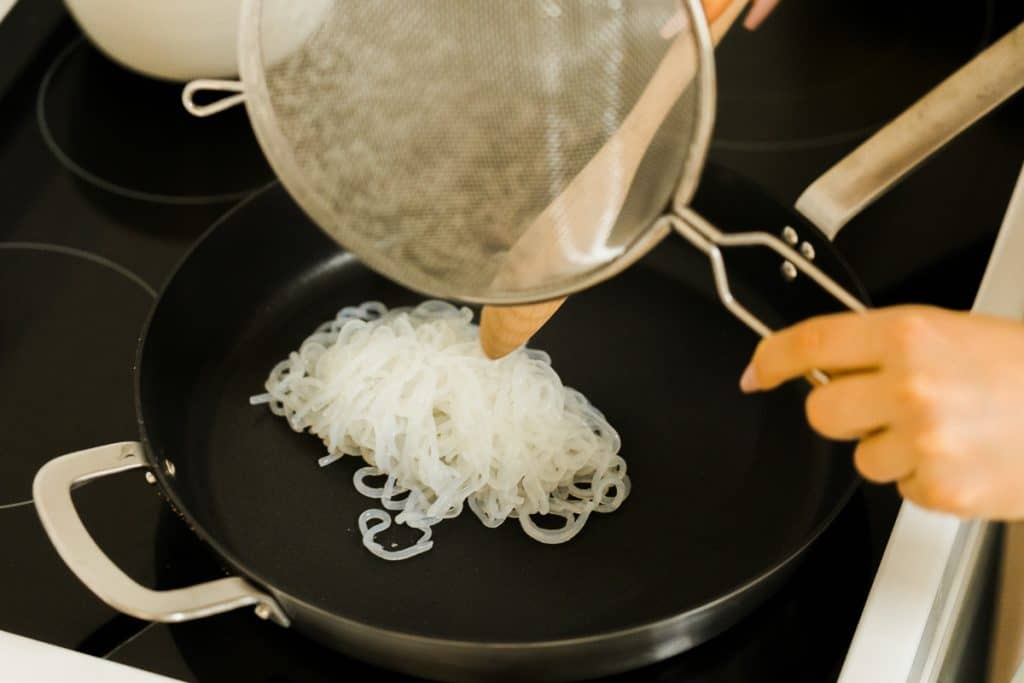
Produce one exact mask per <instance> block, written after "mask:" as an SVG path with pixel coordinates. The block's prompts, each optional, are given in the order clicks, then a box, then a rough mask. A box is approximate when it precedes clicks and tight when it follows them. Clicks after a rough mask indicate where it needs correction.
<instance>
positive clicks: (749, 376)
mask: <svg viewBox="0 0 1024 683" xmlns="http://www.w3.org/2000/svg"><path fill="white" fill-rule="evenodd" d="M757 390H758V386H757V376H756V375H755V374H754V364H753V363H751V364H750V365H748V366H747V369H746V370H744V371H743V375H742V376H741V377H740V391H742V392H743V393H744V394H752V393H754V392H755V391H757Z"/></svg>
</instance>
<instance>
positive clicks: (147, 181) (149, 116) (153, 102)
mask: <svg viewBox="0 0 1024 683" xmlns="http://www.w3.org/2000/svg"><path fill="white" fill-rule="evenodd" d="M181 88H182V85H181V84H178V83H168V82H164V81H157V80H153V79H149V78H145V77H143V76H140V75H137V74H135V73H133V72H131V71H128V70H126V69H124V68H122V67H120V66H118V65H117V64H114V63H113V62H111V61H110V60H109V59H107V58H106V57H105V56H103V55H102V54H100V52H99V51H98V50H96V49H95V48H93V47H92V46H91V45H90V44H89V43H88V42H87V41H86V40H85V39H84V38H80V39H78V40H76V41H74V42H73V43H71V45H69V46H68V47H67V48H66V49H65V50H64V51H63V52H61V53H60V55H59V56H58V57H57V58H56V60H55V61H54V62H53V64H52V65H51V66H50V69H49V70H48V71H47V72H46V75H45V76H44V78H43V81H42V84H41V85H40V88H39V96H38V100H37V104H36V115H37V118H38V123H39V129H40V132H41V133H42V135H43V138H44V140H45V141H46V143H47V145H48V146H49V147H50V150H51V151H52V152H53V153H54V155H55V156H56V157H57V159H58V160H59V161H60V162H61V164H63V165H64V167H65V168H67V169H68V170H69V171H71V172H72V173H74V174H75V175H77V176H78V177H79V178H81V179H83V180H85V181H86V182H89V183H91V184H93V185H96V186H98V187H100V188H102V189H104V190H107V191H109V192H113V193H115V194H118V195H121V196H125V197H130V198H133V199H140V200H143V201H152V202H164V203H169V204H212V203H223V202H229V201H233V200H237V199H240V198H242V197H243V196H245V195H246V194H248V193H249V192H250V191H252V190H254V189H256V188H258V187H261V186H263V185H265V184H266V183H268V182H270V181H271V180H272V179H273V173H272V172H271V170H270V167H269V166H268V165H267V163H266V161H265V160H264V158H263V153H262V151H261V150H260V148H259V145H258V144H257V142H256V138H255V137H254V135H253V133H252V129H251V128H250V126H249V121H248V118H247V117H246V114H245V111H244V109H243V108H241V107H238V108H236V109H234V110H231V111H227V112H224V113H222V114H220V115H218V116H213V117H210V118H206V119H197V118H195V117H193V116H191V115H190V114H188V113H187V112H186V111H185V109H184V107H183V106H182V104H181Z"/></svg>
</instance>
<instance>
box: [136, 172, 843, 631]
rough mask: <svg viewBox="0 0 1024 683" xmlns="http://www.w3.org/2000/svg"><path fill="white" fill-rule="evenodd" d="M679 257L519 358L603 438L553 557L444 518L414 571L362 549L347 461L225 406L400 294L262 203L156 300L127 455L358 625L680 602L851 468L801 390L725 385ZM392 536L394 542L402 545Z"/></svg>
mask: <svg viewBox="0 0 1024 683" xmlns="http://www.w3.org/2000/svg"><path fill="white" fill-rule="evenodd" d="M693 254H694V252H693V250H692V249H690V248H689V247H687V246H686V245H684V244H682V243H681V242H678V241H675V240H669V241H667V242H666V243H665V244H663V245H662V246H661V247H659V248H658V249H657V251H656V252H655V254H653V255H652V258H651V259H649V260H648V262H645V263H642V264H640V265H638V266H636V267H634V268H631V269H630V270H629V271H627V272H626V273H624V274H623V275H621V276H619V277H617V278H615V279H613V280H612V281H610V282H608V283H606V284H604V285H601V286H599V287H597V288H595V289H593V290H590V291H588V292H585V293H582V294H580V295H578V296H576V297H573V298H572V299H571V300H570V301H569V303H568V304H567V305H566V306H565V307H564V309H563V311H562V312H560V313H559V314H558V315H557V316H555V318H554V319H553V320H552V322H551V323H550V324H549V325H548V326H547V327H546V328H545V329H544V330H543V331H542V332H541V334H540V335H539V336H538V337H537V338H536V339H535V340H534V342H533V343H532V345H533V346H536V347H538V348H542V349H545V350H546V351H548V352H549V353H550V354H551V356H552V359H553V364H554V367H555V368H556V370H557V371H558V372H559V374H560V375H561V377H562V378H563V380H564V381H565V383H566V384H568V385H570V386H573V387H576V388H578V389H579V390H581V391H582V392H583V393H584V394H586V395H587V397H588V398H589V399H590V400H591V401H592V402H593V403H594V405H596V406H597V407H598V408H599V409H601V410H602V411H603V412H604V413H605V414H606V415H607V417H608V419H609V421H610V422H611V423H612V424H613V425H614V426H615V427H616V428H617V429H618V430H619V432H620V434H621V436H622V442H623V447H622V454H623V456H624V457H625V458H626V461H627V462H628V465H629V472H630V476H631V478H632V481H633V490H632V494H631V496H630V497H629V499H628V500H627V501H626V502H625V503H624V504H623V506H622V507H621V508H620V509H619V510H618V511H617V512H615V513H612V514H606V515H596V516H593V517H592V518H591V520H590V521H589V522H588V524H587V526H586V528H585V529H584V530H583V532H582V533H581V534H580V535H579V536H578V537H577V538H575V539H574V540H572V541H570V542H569V543H568V544H565V545H556V546H546V545H543V544H540V543H537V542H536V541H533V540H531V539H529V538H528V537H527V536H525V535H524V534H523V532H522V531H521V530H520V529H519V527H518V525H517V524H514V523H512V522H508V523H506V524H505V525H503V526H502V527H500V528H499V529H496V530H489V529H487V528H485V527H484V526H483V525H482V524H480V522H479V521H478V520H477V519H476V518H475V516H473V515H472V514H470V513H469V512H468V511H467V512H466V513H465V514H463V515H462V516H461V517H460V518H458V519H455V520H448V521H445V522H444V523H442V524H441V525H439V526H438V527H436V528H435V533H434V539H435V545H434V549H433V550H432V551H430V552H428V553H426V554H424V555H421V556H419V557H416V558H414V559H411V560H408V561H404V562H397V563H389V562H385V561H383V560H380V559H378V558H376V557H374V556H373V555H371V554H370V553H369V552H367V551H366V550H365V549H364V548H363V546H362V544H361V540H360V537H359V533H358V529H357V525H356V518H357V516H358V515H359V513H360V512H362V511H363V510H365V509H367V508H368V507H370V506H372V505H373V501H371V500H369V499H366V498H364V497H363V496H361V495H359V494H358V493H357V492H356V491H355V490H354V488H353V486H352V481H351V477H352V473H353V472H354V470H355V469H356V468H357V467H358V466H360V464H361V461H357V460H356V459H355V458H343V459H342V460H341V461H340V462H337V463H335V464H333V465H330V466H328V467H327V468H320V467H319V466H318V465H317V462H316V459H317V457H319V456H321V455H323V454H324V452H325V449H324V447H323V446H322V444H321V443H320V441H319V440H318V439H317V438H316V437H313V436H310V435H307V434H296V433H294V432H292V431H291V430H290V428H289V427H288V426H287V423H286V422H285V421H284V420H283V419H281V418H279V417H277V416H274V415H272V414H271V413H270V412H269V411H268V410H267V409H266V407H265V406H257V407H253V406H250V405H249V404H248V397H249V395H251V394H253V393H259V392H261V391H262V386H263V382H264V380H265V379H266V375H267V373H268V372H269V370H270V368H271V367H272V366H273V365H274V364H275V363H276V362H277V361H278V360H280V359H281V358H283V357H284V356H285V355H286V354H287V353H288V352H289V351H291V350H293V349H295V348H297V346H298V344H299V343H300V342H301V340H302V339H303V338H305V336H307V335H308V334H309V333H310V332H311V331H312V330H313V328H314V327H315V326H316V325H317V324H319V323H320V322H322V321H323V320H326V319H328V318H330V317H331V316H333V315H334V313H335V312H336V311H337V310H338V309H339V308H341V307H342V306H345V305H350V304H357V303H360V302H362V301H365V300H370V299H374V300H380V301H382V302H384V303H385V304H387V305H388V306H398V305H405V304H413V303H415V302H417V301H420V300H421V299H422V297H420V296H418V295H416V294H413V293H411V292H408V291H405V290H403V289H401V288H399V287H397V286H395V285H393V284H391V283H389V282H388V281H386V280H384V279H383V278H381V277H379V276H377V275H375V274H373V273H372V272H371V271H369V270H367V269H366V268H365V267H363V266H362V265H361V264H360V263H359V262H358V261H356V260H355V259H353V258H350V257H347V256H345V255H343V254H340V253H339V252H338V250H337V248H336V247H335V246H334V245H333V244H332V243H330V242H329V241H328V240H327V238H325V237H323V236H322V235H321V234H320V233H319V231H317V230H316V229H315V228H314V227H312V226H311V225H310V224H309V223H308V221H307V220H306V219H305V218H304V217H303V216H302V215H301V213H300V212H299V210H298V209H296V208H295V207H294V205H293V204H292V203H291V202H290V200H289V199H288V198H287V196H286V194H285V193H284V191H283V190H281V189H279V188H275V189H272V190H270V191H268V192H264V193H263V194H262V195H260V196H259V197H257V198H256V199H255V200H254V201H251V202H249V203H248V204H246V205H244V206H243V207H242V208H241V209H240V210H238V211H236V212H235V213H234V214H233V215H231V216H229V217H228V218H227V219H226V220H225V221H224V222H223V223H222V224H221V225H220V226H219V227H217V228H216V229H215V230H214V232H213V233H212V234H211V235H210V236H209V237H208V238H207V239H206V240H205V241H204V242H203V243H202V244H201V245H200V246H199V247H198V249H197V250H196V251H195V252H194V253H193V255H192V256H191V257H190V258H189V259H188V261H187V262H186V263H185V264H184V265H183V267H182V269H181V270H180V271H179V273H178V275H177V276H176V277H175V279H174V281H173V283H172V285H171V286H170V288H169V289H168V291H167V292H165V295H164V299H163V301H162V302H161V305H160V308H159V309H158V311H157V313H156V315H155V317H154V319H153V321H152V324H151V327H150V330H149V333H148V338H147V341H146V346H145V348H144V351H143V356H142V357H143V360H144V362H143V364H142V372H141V374H140V402H141V415H142V418H143V419H144V421H145V423H146V433H147V436H148V438H149V442H150V447H151V449H152V452H153V453H154V454H155V455H156V456H157V457H160V458H164V457H166V458H169V459H171V460H173V462H174V463H175V472H176V475H175V477H174V479H173V481H172V486H173V489H174V490H173V493H174V494H175V495H176V497H177V498H178V501H179V502H180V503H181V504H183V506H184V507H185V508H186V510H187V511H188V513H189V514H190V515H191V516H192V517H193V518H194V520H195V521H196V522H197V523H198V525H199V526H200V530H201V532H205V534H207V535H208V536H209V537H210V538H211V539H213V541H214V543H215V545H217V546H218V547H219V549H220V550H222V551H224V552H225V554H226V555H227V556H228V557H229V558H231V559H232V560H233V562H234V563H235V564H237V565H239V568H242V569H245V570H246V571H247V572H248V573H250V574H251V575H253V576H254V577H256V578H257V579H258V580H260V581H263V582H265V583H267V584H271V585H274V586H275V587H277V588H278V589H281V590H283V591H285V592H287V593H289V594H291V595H293V596H295V597H296V598H299V599H300V600H303V601H306V602H308V603H311V604H315V605H316V606H318V607H320V608H322V609H324V610H328V611H330V612H334V613H337V614H340V615H343V616H346V617H348V618H351V619H354V620H357V621H362V622H366V623H369V624H372V625H375V626H378V627H381V628H385V629H390V630H397V631H402V632H409V633H415V634H421V635H427V636H432V637H438V638H451V639H459V640H470V641H490V642H526V641H542V640H551V639H562V638H574V637H581V636H586V635H592V634H595V633H599V632H604V631H610V630H618V629H623V628H629V627H633V626H640V625H643V624H645V623H649V622H651V621H653V620H658V619H663V618H667V617H671V616H673V615H676V614H679V613H681V612H684V611H688V610H691V609H695V608H698V607H700V606H702V605H705V604H707V603H708V602H710V601H711V600H713V599H715V598H717V597H719V596H722V595H724V594H727V593H729V592H731V591H734V590H736V589H737V588H739V587H741V586H742V585H743V584H745V583H747V582H749V581H751V580H753V579H755V578H757V577H758V576H760V575H762V574H764V573H765V572H767V571H769V570H771V569H772V568H773V567H775V566H776V565H777V564H779V563H780V562H781V561H783V560H785V559H786V558H787V557H788V556H790V555H791V554H792V553H793V552H795V551H796V550H798V549H799V548H800V547H801V546H802V545H803V544H804V543H806V542H807V541H808V540H810V539H811V538H812V537H813V535H814V533H815V532H816V530H818V529H819V528H820V527H821V526H822V525H823V524H824V523H825V522H826V521H827V519H828V518H829V517H830V516H831V515H832V514H833V513H834V511H835V510H836V508H837V505H838V501H841V500H842V499H844V497H845V495H846V493H847V492H848V490H849V487H850V485H851V482H852V481H853V475H852V469H851V466H850V463H849V458H848V457H844V456H845V455H846V454H847V449H846V448H845V447H843V446H837V445H835V444H829V443H827V442H825V441H823V440H820V439H818V438H817V437H815V436H814V435H813V434H812V433H811V432H810V430H809V428H808V427H807V426H806V424H805V422H804V419H803V398H804V395H805V389H804V388H803V387H802V386H799V385H793V386H790V387H787V388H785V389H783V390H781V391H780V392H777V393H775V394H772V395H770V396H758V397H745V396H742V395H741V394H740V393H739V391H738V389H737V381H738V377H739V374H740V372H741V370H742V368H743V364H744V363H745V362H746V360H747V358H748V356H749V354H750V351H751V349H752V348H753V345H754V342H755V340H754V338H753V336H752V335H751V334H749V333H748V332H746V331H745V330H744V329H743V328H742V327H741V326H740V325H739V324H738V323H736V322H735V321H734V320H733V319H732V318H731V317H730V316H729V314H728V313H727V312H726V311H725V310H724V309H723V308H722V307H721V306H720V304H718V303H717V302H716V301H715V300H713V299H711V298H710V297H709V295H708V292H707V280H708V275H707V272H706V271H707V268H706V265H704V263H703V262H702V261H701V260H700V258H697V259H696V260H695V259H694V258H693ZM225 272H229V273H230V277H228V278H225V277H224V274H225ZM182 396H187V397H188V399H187V400H181V397H182ZM402 531H406V530H405V529H404V528H402V529H400V530H399V533H396V534H395V537H394V538H395V540H396V541H397V542H400V543H403V544H404V543H407V542H408V541H409V540H411V539H412V538H413V537H414V535H415V532H412V533H405V534H403V533H400V532H402Z"/></svg>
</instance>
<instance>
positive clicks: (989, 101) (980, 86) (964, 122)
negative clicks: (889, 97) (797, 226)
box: [796, 24, 1024, 239]
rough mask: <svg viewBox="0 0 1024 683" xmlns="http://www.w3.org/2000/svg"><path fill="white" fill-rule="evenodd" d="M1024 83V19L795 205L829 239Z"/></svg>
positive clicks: (864, 144)
mask: <svg viewBox="0 0 1024 683" xmlns="http://www.w3.org/2000/svg"><path fill="white" fill-rule="evenodd" d="M1021 87H1024V24H1021V25H1020V26H1018V27H1017V28H1015V29H1013V30H1011V31H1010V32H1009V33H1007V34H1006V35H1005V36H1003V37H1002V38H1001V39H999V40H998V41H996V42H995V43H993V44H992V45H990V46H989V47H988V48H987V49H985V50H984V51H983V52H981V53H980V54H979V55H977V56H976V57H974V59H972V60H971V61H970V62H968V63H967V64H966V65H965V66H963V67H962V68H961V69H960V70H959V71H957V72H956V73H954V74H953V75H952V76H950V77H949V78H947V79H946V80H945V81H943V82H942V83H940V84H939V85H938V86H936V87H935V88H934V89H933V90H932V91H931V92H929V93H928V94H927V95H925V96H924V97H923V98H921V99H920V100H918V101H917V103H915V104H914V105H913V106H911V107H910V108H909V109H907V110H906V111H905V112H903V113H902V114H900V115H899V116H898V117H897V118H896V119H894V120H893V121H892V122H891V123H889V124H888V125H886V126H885V127H884V128H882V129H881V130H880V131H878V132H877V133H875V134H874V135H873V136H871V137H870V138H868V140H867V141H866V142H864V143H862V144H861V145H860V146H859V147H858V148H857V149H855V150H853V151H852V152H851V153H850V154H848V155H847V156H846V157H845V158H843V159H842V160H841V161H839V162H838V163H837V164H836V165H835V166H833V167H832V168H831V169H829V170H828V171H827V172H826V173H825V174H824V175H823V176H821V177H820V178H818V179H817V180H816V181H814V183H812V184H811V186H810V187H808V188H807V189H806V190H805V191H804V193H803V194H802V195H800V198H799V199H798V200H797V202H796V209H797V211H799V212H800V213H802V214H803V215H804V216H805V217H806V218H808V219H809V220H810V221H811V222H812V223H814V224H815V225H816V226H818V227H819V228H820V229H821V230H822V232H824V233H825V235H826V236H827V237H828V238H829V239H834V238H835V236H836V235H837V234H838V233H839V230H840V229H841V228H842V227H843V226H844V225H846V223H847V222H849V221H850V220H851V219H852V218H853V217H854V216H856V215H857V214H858V213H860V212H861V211H862V210H863V209H864V208H865V207H867V206H868V205H869V204H871V203H872V202H874V201H875V200H876V199H878V198H879V197H881V196H882V195H883V194H885V192H886V191H888V189H889V188H890V187H892V186H893V185H895V184H896V183H897V182H898V181H899V180H900V179H901V178H903V176H905V175H906V174H907V173H909V172H910V171H912V170H913V169H914V168H916V167H917V166H918V164H920V163H921V162H923V161H924V160H925V159H927V158H928V157H930V156H931V155H932V154H934V153H935V152H937V151H939V150H940V149H941V148H942V147H943V146H944V145H945V144H946V143H947V142H949V141H950V140H952V139H953V138H954V137H956V136H957V135H959V134H960V132H961V131H963V130H964V129H965V128H967V127H968V126H970V125H971V124H973V123H974V122H975V121H977V120H978V119H980V118H981V117H982V116H984V115H985V114H987V113H988V112H990V111H991V110H992V109H994V108H995V107H997V106H998V105H999V104H1001V103H1002V102H1003V101H1004V100H1006V99H1008V98H1009V97H1010V96H1011V95H1013V94H1014V93H1016V92H1017V91H1018V90H1020V89H1021Z"/></svg>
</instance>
